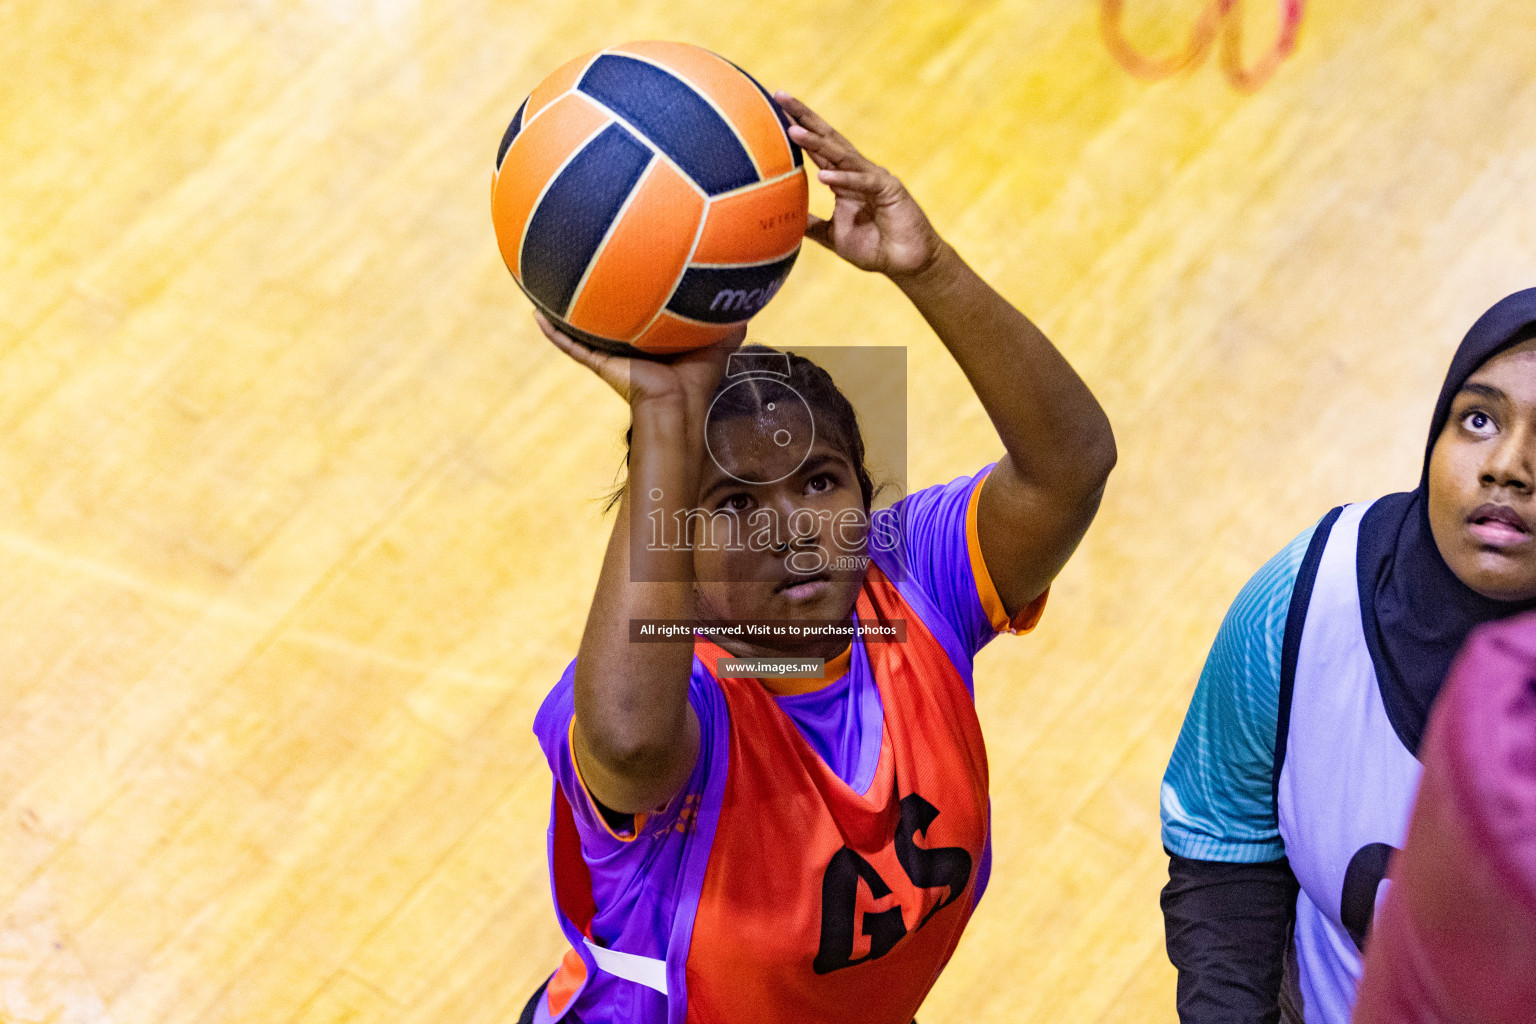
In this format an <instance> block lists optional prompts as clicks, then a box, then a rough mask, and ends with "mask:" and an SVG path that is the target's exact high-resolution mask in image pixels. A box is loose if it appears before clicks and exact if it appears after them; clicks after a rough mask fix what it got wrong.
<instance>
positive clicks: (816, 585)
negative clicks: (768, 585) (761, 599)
mask: <svg viewBox="0 0 1536 1024" xmlns="http://www.w3.org/2000/svg"><path fill="white" fill-rule="evenodd" d="M831 586H832V581H831V580H829V579H826V578H825V577H821V576H816V577H813V578H811V579H808V580H806V581H805V582H804V583H793V584H790V585H789V586H787V587H783V586H781V587H779V588H778V593H779V596H780V597H783V598H788V599H789V600H791V601H806V600H810V599H811V598H817V597H820V596H821V595H822V594H825V593H826V592H827V590H828V589H830V588H831Z"/></svg>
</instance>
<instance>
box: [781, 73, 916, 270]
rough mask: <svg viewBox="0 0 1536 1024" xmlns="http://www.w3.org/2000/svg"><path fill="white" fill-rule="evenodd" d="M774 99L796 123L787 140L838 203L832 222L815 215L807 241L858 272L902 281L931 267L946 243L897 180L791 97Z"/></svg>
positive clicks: (787, 94) (791, 127)
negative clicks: (808, 161)
mask: <svg viewBox="0 0 1536 1024" xmlns="http://www.w3.org/2000/svg"><path fill="white" fill-rule="evenodd" d="M773 98H774V99H775V100H776V101H777V102H778V104H779V106H780V107H782V108H783V109H784V112H785V113H786V114H788V115H789V116H790V118H791V119H792V120H793V122H794V123H793V124H791V125H790V126H789V137H790V138H791V139H793V140H794V142H795V144H796V145H798V146H799V147H800V148H801V149H803V150H805V152H806V154H807V155H808V156H809V157H810V158H811V160H812V161H813V162H814V163H815V164H816V166H817V168H818V169H819V170H818V172H817V175H816V180H817V181H820V182H821V183H822V184H824V185H826V186H827V187H828V188H830V189H831V190H832V195H833V197H834V199H835V203H834V205H833V207H832V217H831V219H830V220H823V219H822V218H820V217H817V216H815V215H814V214H813V215H811V217H810V218H809V221H808V223H807V225H806V229H805V233H806V236H807V237H809V238H811V239H814V240H815V241H817V242H820V243H821V244H822V245H824V246H826V247H827V248H828V249H831V250H832V251H833V252H835V253H837V254H838V255H839V256H841V257H842V258H843V259H845V260H847V261H848V262H849V263H852V264H853V265H854V266H856V267H858V268H859V269H860V270H872V271H878V272H879V273H882V274H886V275H888V276H890V277H902V276H904V275H908V274H914V273H917V272H918V271H920V270H923V269H925V268H927V267H928V266H929V265H930V264H931V263H932V262H933V261H934V259H936V258H937V257H938V254H939V251H940V248H941V246H942V244H943V243H942V242H941V241H940V239H939V236H938V233H937V232H936V231H934V230H933V225H931V224H929V223H928V217H927V215H925V214H924V213H923V210H922V207H920V206H918V205H917V200H915V199H913V198H912V196H911V194H910V193H909V192H907V190H906V187H905V186H903V185H902V183H901V182H900V181H899V180H898V179H897V177H896V176H895V175H894V174H892V173H891V172H890V171H888V170H886V169H885V168H884V167H881V166H880V165H879V164H877V163H875V162H874V161H872V160H870V159H869V158H868V157H866V156H865V155H864V154H862V153H860V152H859V151H858V150H857V149H855V148H854V146H853V143H851V142H849V141H848V140H847V139H845V138H843V136H842V134H841V133H839V132H838V131H837V129H835V128H833V127H832V126H831V125H830V124H828V123H827V122H826V120H824V119H823V118H822V117H821V115H820V114H818V113H816V112H815V111H814V110H812V109H811V108H810V107H808V106H806V105H805V104H804V103H801V102H800V101H799V100H797V99H795V98H794V97H793V96H791V95H790V94H789V93H787V92H782V91H781V92H776V93H774V94H773Z"/></svg>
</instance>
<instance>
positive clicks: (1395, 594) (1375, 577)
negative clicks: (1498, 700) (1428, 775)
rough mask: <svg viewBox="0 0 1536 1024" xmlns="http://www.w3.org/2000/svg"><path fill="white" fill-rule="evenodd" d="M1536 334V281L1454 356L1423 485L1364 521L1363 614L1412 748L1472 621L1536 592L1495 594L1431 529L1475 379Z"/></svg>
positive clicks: (1395, 715)
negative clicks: (1438, 485)
mask: <svg viewBox="0 0 1536 1024" xmlns="http://www.w3.org/2000/svg"><path fill="white" fill-rule="evenodd" d="M1532 337H1536V288H1529V289H1526V290H1525V291H1521V292H1516V293H1515V294H1513V295H1511V296H1509V297H1508V298H1506V299H1503V300H1502V301H1500V302H1499V303H1498V304H1497V305H1495V306H1494V307H1493V308H1492V309H1490V310H1489V311H1488V312H1486V313H1484V314H1483V315H1482V316H1481V317H1480V318H1479V319H1478V321H1477V323H1475V324H1473V325H1472V329H1471V330H1470V331H1468V332H1467V336H1466V338H1464V339H1463V340H1462V342H1461V347H1460V348H1458V349H1457V350H1456V355H1455V357H1454V358H1452V360H1451V368H1450V370H1449V371H1448V372H1447V373H1446V375H1445V383H1444V384H1443V385H1442V386H1441V388H1440V398H1439V400H1438V401H1436V402H1435V417H1434V419H1433V420H1432V421H1431V422H1430V425H1429V443H1428V444H1427V445H1426V446H1425V449H1424V469H1423V472H1422V473H1421V474H1420V476H1419V486H1418V487H1417V488H1416V489H1415V490H1412V491H1407V492H1404V493H1401V494H1389V495H1387V496H1386V497H1384V498H1382V499H1381V500H1379V501H1377V502H1376V503H1375V504H1374V505H1372V506H1371V507H1370V509H1369V510H1368V511H1367V512H1366V513H1365V516H1364V518H1363V519H1362V520H1361V522H1360V547H1359V562H1358V566H1357V574H1358V577H1359V582H1360V617H1361V620H1362V623H1363V625H1364V626H1365V640H1366V644H1367V645H1368V646H1369V647H1370V650H1371V661H1372V662H1373V663H1374V664H1375V667H1376V677H1377V680H1378V681H1379V682H1380V684H1381V696H1382V700H1383V702H1384V703H1385V704H1386V708H1387V718H1388V719H1389V720H1390V721H1391V723H1392V728H1393V729H1394V730H1396V732H1397V735H1398V738H1399V739H1401V740H1402V741H1403V743H1404V745H1406V746H1407V747H1408V749H1409V750H1411V751H1413V752H1414V753H1415V754H1417V753H1418V749H1419V739H1420V738H1421V737H1422V736H1423V733H1424V723H1425V720H1426V719H1427V718H1428V717H1429V710H1430V706H1431V705H1433V704H1434V701H1435V696H1436V695H1437V694H1438V693H1439V692H1440V684H1441V682H1442V681H1443V680H1444V679H1445V674H1446V672H1447V671H1448V670H1449V669H1450V667H1451V660H1452V659H1453V658H1454V657H1455V656H1456V652H1457V651H1458V650H1460V649H1461V644H1462V641H1464V640H1465V639H1466V638H1467V634H1468V633H1470V632H1471V631H1472V629H1473V628H1474V627H1476V626H1478V625H1481V624H1482V623H1484V622H1488V621H1490V620H1492V619H1500V618H1503V617H1504V616H1506V615H1512V614H1514V613H1515V612H1518V611H1522V610H1524V609H1527V608H1532V607H1536V600H1531V601H1523V602H1514V601H1495V600H1492V599H1491V598H1487V597H1484V596H1482V595H1481V594H1479V593H1477V592H1476V591H1474V590H1473V589H1472V588H1471V587H1468V586H1467V585H1466V584H1465V583H1463V582H1461V580H1460V579H1458V578H1457V577H1456V574H1455V573H1453V572H1452V571H1451V568H1450V566H1448V565H1446V564H1445V559H1444V558H1442V557H1441V556H1440V549H1439V548H1437V547H1436V546H1435V539H1434V536H1433V534H1431V533H1430V530H1429V456H1430V453H1431V452H1432V451H1433V450H1434V447H1435V440H1436V439H1437V438H1439V436H1440V430H1441V428H1442V427H1444V426H1445V421H1446V418H1447V417H1448V416H1449V415H1450V412H1451V401H1452V400H1453V399H1454V398H1455V397H1456V395H1457V393H1458V392H1460V391H1461V386H1462V385H1463V384H1465V383H1466V382H1467V378H1468V377H1470V376H1472V374H1474V373H1476V372H1477V370H1478V368H1479V367H1480V366H1482V365H1483V364H1484V363H1486V362H1487V361H1488V360H1489V359H1492V358H1493V357H1494V356H1496V355H1498V354H1499V353H1500V352H1502V351H1504V350H1505V349H1507V348H1509V347H1511V346H1513V345H1516V344H1519V343H1520V342H1522V341H1525V340H1527V339H1529V338H1532Z"/></svg>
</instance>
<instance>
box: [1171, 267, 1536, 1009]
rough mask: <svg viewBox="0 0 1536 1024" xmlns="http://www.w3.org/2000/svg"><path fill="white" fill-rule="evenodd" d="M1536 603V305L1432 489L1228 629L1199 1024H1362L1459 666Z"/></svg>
mask: <svg viewBox="0 0 1536 1024" xmlns="http://www.w3.org/2000/svg"><path fill="white" fill-rule="evenodd" d="M1531 607H1536V289H1529V290H1527V291H1522V292H1517V293H1515V294H1514V295H1511V296H1509V297H1508V298H1506V299H1504V300H1503V301H1501V302H1499V303H1498V304H1497V305H1496V306H1494V307H1493V308H1492V309H1490V310H1489V311H1488V312H1487V313H1485V314H1484V315H1483V316H1482V318H1480V319H1479V320H1478V321H1477V323H1476V324H1474V325H1473V327H1472V330H1471V331H1470V332H1469V333H1468V334H1467V336H1466V338H1465V340H1463V341H1462V343H1461V347H1460V348H1458V349H1457V351H1456V355H1455V357H1454V358H1453V359H1452V361H1451V367H1450V371H1449V372H1448V373H1447V375H1446V379H1445V384H1444V386H1443V387H1442V388H1441V391H1440V398H1439V401H1438V402H1437V403H1436V405H1435V415H1434V420H1433V421H1432V423H1431V425H1430V432H1429V443H1428V446H1427V447H1426V450H1425V456H1424V469H1423V473H1422V475H1421V476H1420V479H1419V486H1418V487H1417V488H1416V489H1414V490H1412V491H1408V492H1406V493H1402V494H1389V495H1387V496H1386V497H1384V498H1380V499H1378V500H1376V501H1374V502H1368V503H1362V504H1356V505H1346V506H1343V507H1342V508H1336V509H1334V510H1333V511H1331V512H1329V513H1328V514H1327V515H1326V516H1324V517H1323V518H1322V520H1321V521H1319V522H1318V523H1317V524H1316V526H1314V527H1312V528H1311V529H1309V530H1307V531H1306V532H1304V533H1302V534H1301V535H1300V536H1299V537H1297V538H1296V539H1295V540H1293V541H1292V542H1291V543H1290V544H1288V545H1287V546H1286V547H1285V548H1284V549H1283V550H1281V552H1280V553H1279V554H1278V555H1276V556H1275V557H1274V558H1273V559H1271V560H1270V561H1269V563H1268V564H1266V565H1265V566H1264V567H1263V568H1262V569H1260V570H1259V572H1258V573H1257V574H1255V575H1254V577H1253V578H1252V579H1251V580H1249V582H1248V584H1247V585H1246V586H1245V587H1244V588H1243V590H1242V592H1241V593H1239V594H1238V596H1237V599H1236V600H1235V601H1234V602H1233V604H1232V607H1231V609H1230V610H1229V611H1228V613H1227V616H1226V619H1225V620H1224V621H1223V623H1222V626H1221V629H1220V631H1219V632H1218V633H1217V636H1216V641H1215V643H1214V644H1213V646H1212V648H1211V653H1210V656H1209V657H1208V658H1207V660H1206V664H1205V668H1204V670H1203V671H1202V672H1201V675H1200V682H1199V685H1198V686H1197V687H1196V690H1195V695H1194V698H1193V700H1192V702H1191V704H1190V708H1189V712H1188V714H1187V715H1186V717H1185V720H1184V727H1183V730H1182V731H1181V732H1180V734H1179V740H1178V744H1177V746H1176V747H1175V748H1174V752H1173V758H1172V760H1171V761H1170V763H1169V765H1168V771H1167V773H1166V774H1165V775H1164V777H1163V788H1162V821H1163V845H1164V847H1165V848H1166V849H1167V851H1168V853H1169V858H1170V862H1169V881H1168V885H1167V887H1166V888H1164V890H1163V897H1162V905H1163V914H1164V918H1165V921H1166V926H1167V942H1168V955H1169V958H1170V959H1171V960H1172V961H1173V963H1174V965H1175V966H1176V967H1177V968H1178V969H1179V984H1178V1009H1179V1018H1180V1020H1181V1021H1182V1022H1183V1024H1204V1022H1207V1021H1210V1022H1215V1021H1221V1022H1222V1024H1233V1022H1239V1024H1241V1022H1261V1021H1262V1022H1272V1021H1281V1020H1284V1021H1287V1022H1291V1021H1294V1022H1298V1024H1300V1022H1305V1024H1347V1022H1348V1020H1349V1016H1350V1010H1351V1007H1352V1006H1353V1004H1354V998H1355V986H1356V984H1357V983H1358V981H1359V977H1360V968H1361V950H1362V948H1363V946H1364V943H1365V941H1366V938H1367V935H1368V933H1369V931H1370V925H1371V918H1372V915H1373V913H1374V910H1375V905H1376V897H1377V893H1378V889H1379V888H1380V884H1381V881H1382V879H1383V877H1384V876H1385V873H1386V866H1387V860H1388V858H1389V856H1390V855H1391V853H1392V852H1393V850H1394V849H1395V848H1396V847H1398V846H1400V845H1401V844H1402V841H1403V837H1404V835H1405V833H1406V829H1407V824H1408V815H1409V811H1410V809H1411V807H1412V803H1413V797H1414V793H1415V790H1416V788H1417V785H1418V780H1419V772H1420V768H1419V762H1418V760H1417V759H1416V756H1415V755H1416V752H1417V750H1418V745H1419V740H1420V737H1421V736H1422V734H1423V730H1424V723H1425V720H1426V719H1427V717H1428V715H1429V710H1430V707H1431V705H1432V704H1433V703H1434V700H1435V696H1436V694H1437V693H1438V692H1439V689H1440V684H1441V682H1442V680H1443V679H1444V677H1445V673H1446V670H1447V668H1448V667H1449V666H1450V663H1451V659H1452V657H1453V656H1454V655H1455V653H1456V651H1457V649H1458V648H1459V647H1460V646H1461V644H1462V641H1463V640H1465V639H1466V636H1467V634H1468V633H1469V632H1470V631H1471V630H1472V628H1473V627H1475V626H1477V625H1479V624H1480V623H1483V622H1487V621H1489V620H1492V619H1497V618H1502V617H1504V616H1507V615H1510V614H1513V613H1515V612H1518V611H1521V610H1524V609H1527V608H1531Z"/></svg>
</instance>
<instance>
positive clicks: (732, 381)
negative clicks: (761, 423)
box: [603, 345, 875, 512]
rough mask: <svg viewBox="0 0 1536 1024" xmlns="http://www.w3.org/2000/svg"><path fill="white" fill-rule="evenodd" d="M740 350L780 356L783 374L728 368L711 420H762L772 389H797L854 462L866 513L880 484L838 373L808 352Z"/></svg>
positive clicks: (612, 501) (612, 499)
mask: <svg viewBox="0 0 1536 1024" xmlns="http://www.w3.org/2000/svg"><path fill="white" fill-rule="evenodd" d="M736 354H737V355H748V356H771V357H778V358H777V359H775V360H772V362H771V363H769V364H768V365H774V366H776V367H777V368H778V369H777V372H775V373H771V374H770V373H749V374H746V375H739V374H733V373H729V372H728V373H727V374H726V375H725V376H723V377H722V378H721V379H720V383H719V384H718V385H716V386H715V393H714V396H713V398H712V400H713V402H714V404H713V405H712V406H711V409H710V417H711V419H713V420H715V421H717V422H718V421H720V420H726V419H735V418H737V417H749V418H756V417H758V416H761V415H762V414H763V413H764V412H765V411H766V410H765V406H766V405H767V404H768V403H769V402H771V401H773V399H774V398H775V397H776V396H775V395H774V394H772V392H779V393H780V395H782V391H783V389H784V388H788V389H790V390H792V391H794V392H795V393H796V394H797V395H799V396H800V397H801V398H802V399H804V400H805V404H806V405H807V406H809V407H810V410H811V415H813V416H814V417H815V418H816V433H817V435H818V436H821V437H825V438H827V440H828V441H829V442H830V443H831V444H832V445H833V446H835V447H836V448H838V449H839V450H840V451H841V452H842V453H843V454H844V455H846V456H847V457H848V461H849V462H851V463H853V472H854V475H855V476H856V477H857V478H858V481H859V494H860V495H862V496H863V499H864V509H865V511H868V510H869V508H870V505H871V503H872V502H873V501H874V499H875V484H874V481H873V480H872V479H871V478H870V475H869V469H868V467H866V466H865V465H864V435H863V433H861V432H860V430H859V419H858V416H857V414H855V413H854V411H853V405H852V403H850V402H849V401H848V398H847V396H845V395H844V394H843V393H842V392H841V391H839V390H838V387H837V384H835V383H834V382H833V380H832V375H831V374H829V373H828V372H827V371H826V370H823V369H822V368H821V367H820V366H817V365H816V364H815V363H813V362H811V360H809V359H807V358H806V357H805V356H802V355H796V354H795V353H793V352H784V351H781V350H779V349H776V348H769V347H768V346H767V345H743V346H741V348H739V349H737V350H736ZM785 360H788V367H789V377H788V378H787V379H786V378H785V377H784V376H783V369H782V368H783V367H784V365H785V362H784V361H785ZM733 361H734V356H733ZM633 436H634V428H630V429H629V430H626V431H625V432H624V465H625V467H626V468H627V467H628V466H629V446H630V441H631V439H632V437H633ZM623 492H624V485H623V484H622V483H621V484H620V485H619V486H618V488H617V489H615V490H614V492H613V493H612V494H610V495H608V500H607V503H606V504H604V506H603V511H604V512H607V511H608V510H609V509H611V508H613V506H614V505H616V504H618V501H619V498H620V497H621V496H622V495H623Z"/></svg>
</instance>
